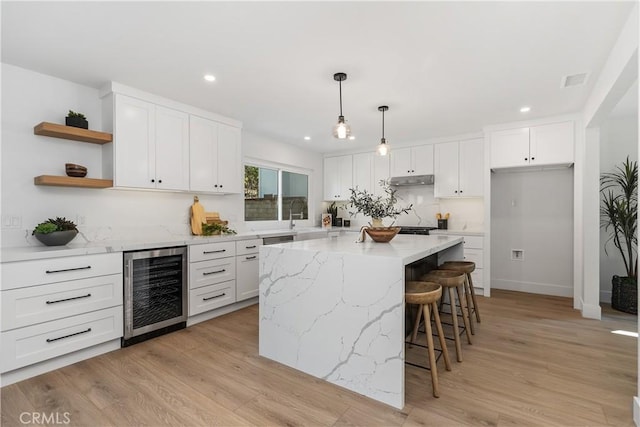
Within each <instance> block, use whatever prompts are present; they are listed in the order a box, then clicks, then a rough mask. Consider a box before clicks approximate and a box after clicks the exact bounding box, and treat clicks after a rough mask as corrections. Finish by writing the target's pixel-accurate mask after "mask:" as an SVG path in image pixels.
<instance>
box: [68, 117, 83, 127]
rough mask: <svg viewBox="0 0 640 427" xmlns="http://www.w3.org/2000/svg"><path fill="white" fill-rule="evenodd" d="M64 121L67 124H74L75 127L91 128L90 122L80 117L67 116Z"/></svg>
mask: <svg viewBox="0 0 640 427" xmlns="http://www.w3.org/2000/svg"><path fill="white" fill-rule="evenodd" d="M64 123H65V124H66V125H67V126H73V127H74V128H82V129H89V122H88V121H87V120H85V119H81V118H80V117H65V119H64Z"/></svg>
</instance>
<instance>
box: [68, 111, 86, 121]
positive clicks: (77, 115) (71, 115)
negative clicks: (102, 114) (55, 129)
mask: <svg viewBox="0 0 640 427" xmlns="http://www.w3.org/2000/svg"><path fill="white" fill-rule="evenodd" d="M67 117H78V118H80V119H83V120H86V119H87V118H86V117H85V116H84V114H82V113H76V112H75V111H73V110H69V114H67Z"/></svg>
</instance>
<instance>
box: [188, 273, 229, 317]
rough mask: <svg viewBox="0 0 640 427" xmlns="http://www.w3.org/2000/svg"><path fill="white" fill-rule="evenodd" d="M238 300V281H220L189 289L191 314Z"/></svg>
mask: <svg viewBox="0 0 640 427" xmlns="http://www.w3.org/2000/svg"><path fill="white" fill-rule="evenodd" d="M234 302H236V281H235V280H229V281H228V282H223V283H218V284H215V285H211V286H204V287H202V288H197V289H191V290H190V291H189V316H193V315H195V314H200V313H204V312H206V311H209V310H213V309H215V308H218V307H223V306H225V305H229V304H233V303H234Z"/></svg>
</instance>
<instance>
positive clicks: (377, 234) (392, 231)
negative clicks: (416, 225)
mask: <svg viewBox="0 0 640 427" xmlns="http://www.w3.org/2000/svg"><path fill="white" fill-rule="evenodd" d="M364 231H365V232H366V233H367V234H368V235H369V237H371V240H373V241H374V242H378V243H387V242H390V241H391V239H393V238H394V237H396V234H398V232H399V231H400V227H367V228H365V229H364Z"/></svg>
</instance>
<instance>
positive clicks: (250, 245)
mask: <svg viewBox="0 0 640 427" xmlns="http://www.w3.org/2000/svg"><path fill="white" fill-rule="evenodd" d="M260 246H262V239H252V240H242V241H239V242H236V254H237V256H236V272H237V277H236V301H243V300H246V299H249V298H253V297H257V296H258V292H259V285H260V280H259V267H260V256H259V251H260Z"/></svg>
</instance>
